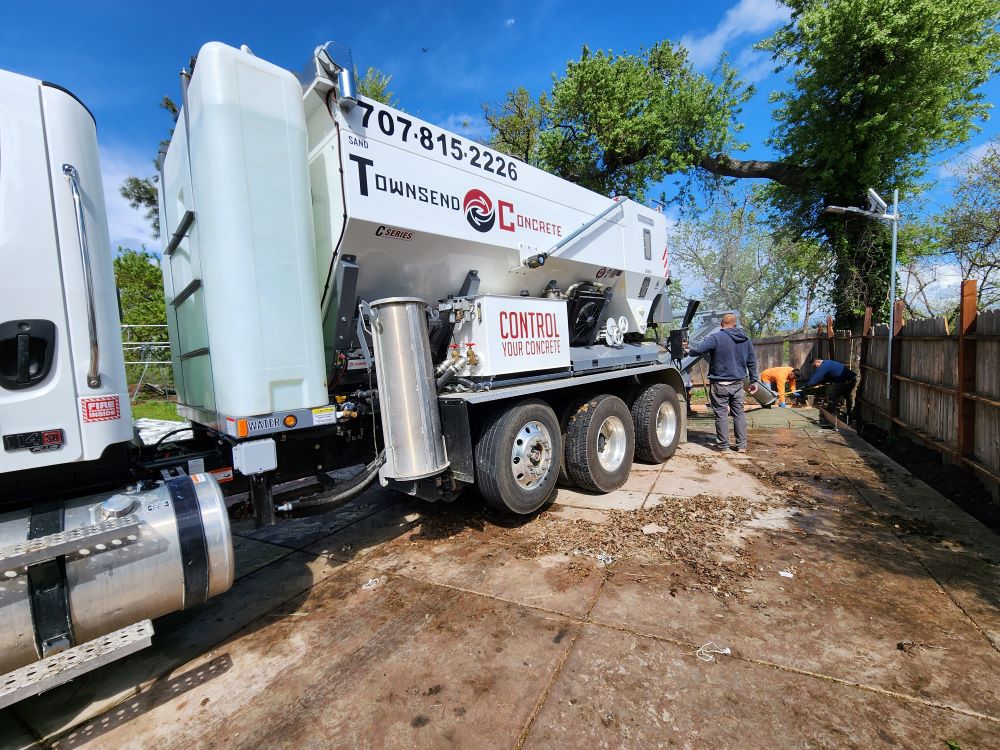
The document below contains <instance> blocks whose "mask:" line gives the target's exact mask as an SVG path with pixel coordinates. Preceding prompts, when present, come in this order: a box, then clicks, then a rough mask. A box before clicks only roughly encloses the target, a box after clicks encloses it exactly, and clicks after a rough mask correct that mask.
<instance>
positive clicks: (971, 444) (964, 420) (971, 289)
mask: <svg viewBox="0 0 1000 750" xmlns="http://www.w3.org/2000/svg"><path fill="white" fill-rule="evenodd" d="M976 317H977V311H976V280H975V279H966V280H965V281H963V282H962V297H961V300H960V302H959V307H958V389H957V390H958V396H957V398H958V404H957V405H956V406H957V408H958V457H959V462H961V459H963V458H974V457H975V455H976V402H975V401H973V400H972V399H971V398H968V394H975V393H976V339H975V338H973V337H970V335H969V334H974V333H975V329H976Z"/></svg>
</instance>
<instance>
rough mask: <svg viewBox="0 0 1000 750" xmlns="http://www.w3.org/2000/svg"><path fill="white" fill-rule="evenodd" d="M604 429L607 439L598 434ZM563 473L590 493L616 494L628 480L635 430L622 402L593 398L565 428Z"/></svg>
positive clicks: (611, 397)
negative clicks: (605, 429) (609, 434)
mask: <svg viewBox="0 0 1000 750" xmlns="http://www.w3.org/2000/svg"><path fill="white" fill-rule="evenodd" d="M605 427H607V428H608V429H609V431H610V432H611V436H610V437H609V436H607V435H606V434H602V430H603V429H604V428H605ZM565 451H566V453H565V455H566V473H567V474H568V475H569V478H570V479H571V480H573V483H574V484H576V485H577V486H578V487H581V488H583V489H585V490H591V491H592V492H611V491H612V490H617V489H618V488H619V487H621V486H622V485H623V484H625V480H626V479H628V475H629V472H630V471H631V470H632V457H633V455H634V453H635V428H634V427H633V424H632V415H631V414H630V413H629V410H628V407H627V406H626V405H625V402H624V401H622V400H621V399H620V398H618V397H617V396H612V395H610V394H607V393H605V394H602V395H600V396H594V397H593V398H590V399H588V400H586V401H584V402H583V404H582V405H581V406H580V407H579V408H578V409H577V410H576V412H574V414H573V416H571V417H570V419H569V422H568V423H567V424H566V448H565Z"/></svg>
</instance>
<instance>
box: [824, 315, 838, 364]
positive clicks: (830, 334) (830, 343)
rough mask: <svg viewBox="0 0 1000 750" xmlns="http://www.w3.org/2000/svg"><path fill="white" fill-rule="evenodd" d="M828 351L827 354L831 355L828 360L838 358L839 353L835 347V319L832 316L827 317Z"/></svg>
mask: <svg viewBox="0 0 1000 750" xmlns="http://www.w3.org/2000/svg"><path fill="white" fill-rule="evenodd" d="M826 349H827V352H826V353H827V354H829V355H830V356H829V357H827V359H836V358H837V352H836V350H835V349H834V347H833V317H832V316H830V315H827V316H826Z"/></svg>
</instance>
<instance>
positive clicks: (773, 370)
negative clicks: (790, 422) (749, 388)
mask: <svg viewBox="0 0 1000 750" xmlns="http://www.w3.org/2000/svg"><path fill="white" fill-rule="evenodd" d="M801 375H802V373H801V372H799V368H798V367H768V368H767V369H766V370H764V372H762V373H761V374H760V379H761V380H763V381H764V382H765V383H768V384H770V386H771V390H773V391H775V392H776V393H777V394H778V407H779V408H781V409H784V408H787V404H786V403H785V383H788V390H789V391H794V390H795V384H796V382H797V381H798V379H799V377H801Z"/></svg>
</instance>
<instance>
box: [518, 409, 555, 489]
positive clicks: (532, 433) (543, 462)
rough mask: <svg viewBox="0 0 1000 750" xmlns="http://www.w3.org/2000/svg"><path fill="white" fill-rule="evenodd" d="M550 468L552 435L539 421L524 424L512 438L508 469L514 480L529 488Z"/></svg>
mask: <svg viewBox="0 0 1000 750" xmlns="http://www.w3.org/2000/svg"><path fill="white" fill-rule="evenodd" d="M551 468H552V436H551V435H549V431H548V430H547V429H546V428H545V425H543V424H542V423H541V422H538V421H531V422H528V424H526V425H524V427H522V428H521V429H520V430H519V431H518V433H517V436H516V437H515V438H514V445H513V447H512V448H511V451H510V470H511V474H513V476H514V480H515V481H516V482H517V483H518V484H519V485H521V486H522V487H524V488H525V489H526V490H530V489H531V488H533V487H534V486H535V485H537V484H538V483H539V482H541V481H543V480H544V479H545V477H546V476H548V473H549V470H550V469H551Z"/></svg>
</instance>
